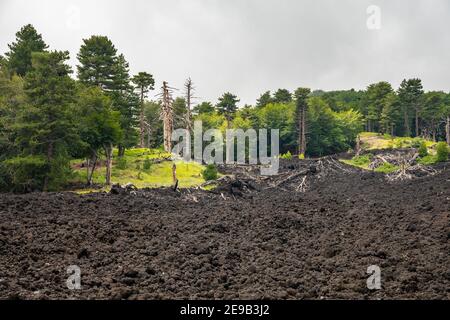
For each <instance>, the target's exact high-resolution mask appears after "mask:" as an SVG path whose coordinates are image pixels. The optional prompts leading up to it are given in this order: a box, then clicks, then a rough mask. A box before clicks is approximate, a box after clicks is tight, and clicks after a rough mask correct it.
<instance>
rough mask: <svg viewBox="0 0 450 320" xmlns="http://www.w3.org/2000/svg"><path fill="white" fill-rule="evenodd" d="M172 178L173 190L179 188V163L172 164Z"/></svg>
mask: <svg viewBox="0 0 450 320" xmlns="http://www.w3.org/2000/svg"><path fill="white" fill-rule="evenodd" d="M172 179H173V190H177V188H178V179H177V165H176V164H175V163H174V164H173V165H172Z"/></svg>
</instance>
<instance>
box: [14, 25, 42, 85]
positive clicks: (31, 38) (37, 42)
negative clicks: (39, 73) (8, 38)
mask: <svg viewBox="0 0 450 320" xmlns="http://www.w3.org/2000/svg"><path fill="white" fill-rule="evenodd" d="M8 47H9V52H7V53H6V57H7V58H8V67H9V70H10V71H11V73H16V74H18V75H20V76H22V77H23V76H25V75H26V74H27V73H28V72H29V71H30V70H31V68H32V62H31V60H32V59H31V55H32V53H33V52H43V51H45V50H46V49H47V45H46V44H45V42H44V40H42V36H41V35H40V34H38V33H37V31H36V29H35V28H34V27H33V26H32V25H31V24H27V25H26V26H24V27H22V28H21V29H20V31H19V32H17V33H16V42H13V43H12V44H9V45H8Z"/></svg>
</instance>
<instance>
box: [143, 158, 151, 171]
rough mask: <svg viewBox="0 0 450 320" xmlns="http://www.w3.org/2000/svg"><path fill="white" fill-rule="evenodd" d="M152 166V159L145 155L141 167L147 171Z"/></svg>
mask: <svg viewBox="0 0 450 320" xmlns="http://www.w3.org/2000/svg"><path fill="white" fill-rule="evenodd" d="M151 167H152V161H151V160H150V159H149V158H148V157H147V158H146V159H145V160H144V164H143V166H142V169H144V170H145V171H149V170H150V169H151Z"/></svg>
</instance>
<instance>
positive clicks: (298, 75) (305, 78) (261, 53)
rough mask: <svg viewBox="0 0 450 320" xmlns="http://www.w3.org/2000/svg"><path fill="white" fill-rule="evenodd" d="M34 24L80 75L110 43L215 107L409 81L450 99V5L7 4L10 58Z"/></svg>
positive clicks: (5, 34)
mask: <svg viewBox="0 0 450 320" xmlns="http://www.w3.org/2000/svg"><path fill="white" fill-rule="evenodd" d="M370 5H376V6H378V7H379V8H380V10H381V11H380V18H381V20H380V21H381V24H380V28H379V29H369V28H368V26H367V20H368V19H369V25H370V26H371V27H374V26H375V27H376V26H377V24H376V21H378V20H377V19H376V14H375V15H373V13H374V11H370V13H369V14H368V13H367V9H368V7H369V6H370ZM374 21H375V22H374ZM27 23H31V24H33V25H34V26H35V27H36V29H37V30H38V32H40V33H42V35H43V37H44V40H45V41H46V43H47V44H48V45H49V46H50V48H51V49H57V50H69V51H70V54H71V62H70V63H71V64H72V65H73V66H75V65H76V64H77V60H76V54H77V52H78V50H79V47H80V45H81V42H82V39H84V38H87V37H89V36H90V35H93V34H96V35H106V36H108V37H109V38H110V39H111V40H112V41H113V43H114V44H115V46H116V48H117V49H118V51H119V52H120V53H123V54H124V55H125V57H126V58H127V60H128V61H129V63H130V68H131V72H132V73H137V72H139V71H147V72H150V73H152V74H153V75H154V77H155V79H156V81H157V87H158V88H159V87H160V86H161V82H162V81H163V80H166V81H168V82H169V84H170V85H171V86H173V87H176V88H182V86H183V83H184V79H186V78H187V77H188V76H190V77H191V78H192V79H193V81H194V83H195V85H196V87H197V93H196V95H197V96H199V97H201V100H210V101H212V102H216V101H217V97H218V96H220V95H221V94H222V93H224V92H225V91H230V92H232V93H234V94H236V95H238V96H239V97H240V98H241V103H249V104H254V103H255V100H256V98H257V97H258V96H259V95H260V94H261V93H262V92H264V91H266V90H272V91H274V90H276V89H277V88H280V87H281V88H287V89H289V90H294V89H295V88H297V87H299V86H302V87H310V88H312V89H323V90H332V89H350V88H355V89H363V88H365V87H366V86H367V85H368V84H370V83H373V82H377V81H381V80H387V81H389V82H391V83H392V84H393V85H394V87H398V85H399V83H400V82H401V80H402V79H403V78H410V77H419V78H421V79H422V80H423V83H424V87H425V89H426V90H444V91H449V90H450V1H449V0H385V1H382V0H377V1H375V0H307V1H304V0H158V1H156V0H128V1H124V0H0V52H1V53H4V52H5V51H7V49H8V48H7V44H8V43H11V42H12V41H13V40H14V38H15V36H14V34H15V33H16V32H17V31H18V30H19V29H20V27H21V26H23V25H25V24H27ZM153 94H156V92H153ZM180 94H181V92H180ZM150 97H151V96H150Z"/></svg>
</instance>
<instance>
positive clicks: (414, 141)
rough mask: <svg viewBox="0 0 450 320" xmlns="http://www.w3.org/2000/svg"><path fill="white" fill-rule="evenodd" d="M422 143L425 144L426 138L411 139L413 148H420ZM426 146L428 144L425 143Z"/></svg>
mask: <svg viewBox="0 0 450 320" xmlns="http://www.w3.org/2000/svg"><path fill="white" fill-rule="evenodd" d="M422 144H425V140H423V139H422V138H417V137H416V138H413V139H412V141H411V147H413V148H420V147H421V146H422ZM425 146H426V145H425Z"/></svg>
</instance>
